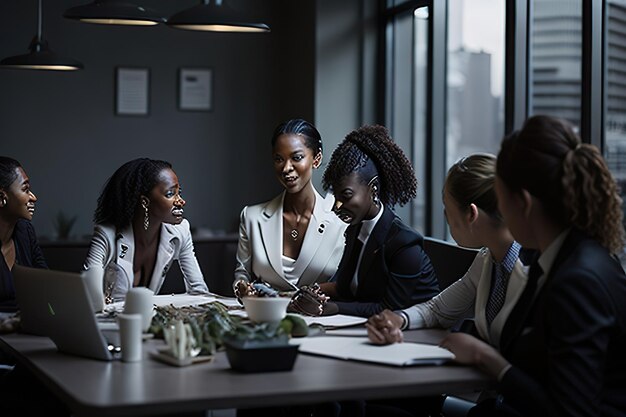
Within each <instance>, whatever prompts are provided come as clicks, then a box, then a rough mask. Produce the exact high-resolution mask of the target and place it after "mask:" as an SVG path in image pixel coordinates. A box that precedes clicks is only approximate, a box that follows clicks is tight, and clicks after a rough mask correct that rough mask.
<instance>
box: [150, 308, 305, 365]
mask: <svg viewBox="0 0 626 417" xmlns="http://www.w3.org/2000/svg"><path fill="white" fill-rule="evenodd" d="M155 310H156V314H155V315H154V317H153V318H152V323H151V326H150V332H151V333H153V334H154V335H155V337H157V338H163V337H164V329H167V328H169V327H171V326H172V325H174V323H176V322H177V321H182V322H183V323H185V324H188V325H189V327H190V328H191V334H192V335H193V338H194V339H195V343H196V345H197V347H199V348H200V353H199V354H200V355H213V354H215V352H216V351H218V350H219V349H222V348H223V347H224V345H225V343H228V344H230V345H235V346H237V347H240V348H248V347H250V348H252V347H269V346H278V345H284V344H287V343H288V340H289V338H291V337H303V336H306V335H307V334H308V333H309V328H308V326H307V325H306V322H305V321H304V320H302V318H300V317H297V316H294V315H290V314H288V315H287V316H286V317H285V318H284V319H283V320H281V321H280V322H277V323H253V322H251V321H249V320H247V319H243V318H241V317H238V316H234V315H231V314H229V313H228V307H227V306H225V305H224V304H222V303H220V302H219V301H213V302H210V303H205V304H200V305H197V306H186V307H174V306H172V305H169V306H160V307H156V308H155Z"/></svg>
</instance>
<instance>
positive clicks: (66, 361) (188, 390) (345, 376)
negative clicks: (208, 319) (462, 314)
mask: <svg viewBox="0 0 626 417" xmlns="http://www.w3.org/2000/svg"><path fill="white" fill-rule="evenodd" d="M445 334H446V332H445V331H444V330H438V329H428V330H416V331H409V332H406V334H405V339H406V340H408V341H415V342H422V343H437V342H439V341H440V340H441V339H442V338H443V337H444V336H445ZM160 346H163V341H161V340H147V341H146V342H144V346H143V348H144V360H143V361H141V362H135V363H126V362H121V361H111V362H106V361H98V360H94V359H87V358H81V357H77V356H70V355H66V354H62V353H59V352H58V351H57V350H56V347H55V345H54V344H53V342H52V341H51V340H50V339H48V338H47V337H40V336H32V335H25V334H19V333H13V334H6V335H1V336H0V349H2V350H4V351H6V352H7V353H9V354H12V355H14V356H15V357H16V359H17V360H18V363H20V364H21V365H22V366H23V367H24V368H26V369H27V370H29V371H30V372H31V373H32V374H33V375H34V376H35V377H36V378H39V379H40V380H41V381H42V382H43V383H44V384H45V385H46V386H47V387H48V388H49V389H50V390H51V391H52V393H53V394H54V395H56V396H58V398H59V399H60V400H61V401H63V402H64V403H66V404H67V405H68V406H69V408H70V409H71V410H72V412H73V414H74V415H76V416H94V417H97V416H131V415H132V416H148V415H155V416H156V415H168V414H170V415H175V414H180V413H188V412H200V411H202V410H210V409H213V410H215V409H228V408H248V407H266V406H282V405H297V404H312V403H319V402H325V401H338V400H355V399H382V398H397V397H403V396H429V395H436V394H445V393H471V392H476V391H480V390H482V389H486V388H489V387H491V386H492V382H491V381H490V380H489V378H487V377H486V376H485V375H484V374H482V373H481V372H479V371H478V370H476V369H474V368H471V367H467V366H461V365H455V364H450V363H448V364H445V365H439V366H412V367H393V366H384V365H379V364H368V363H363V362H355V361H345V360H338V359H332V358H327V357H321V356H312V355H306V354H302V353H301V354H299V355H298V357H297V359H296V363H295V365H294V368H293V370H291V371H288V372H262V373H240V372H236V371H233V370H232V369H231V368H230V365H229V363H228V360H227V357H226V355H225V353H224V352H218V353H217V354H216V355H215V357H214V359H213V361H211V362H207V363H199V364H194V365H190V366H186V367H174V366H171V365H167V364H164V363H161V362H158V361H155V360H153V359H151V358H150V355H149V352H150V351H154V350H156V349H157V348H158V347H160Z"/></svg>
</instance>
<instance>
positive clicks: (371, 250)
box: [322, 126, 439, 317]
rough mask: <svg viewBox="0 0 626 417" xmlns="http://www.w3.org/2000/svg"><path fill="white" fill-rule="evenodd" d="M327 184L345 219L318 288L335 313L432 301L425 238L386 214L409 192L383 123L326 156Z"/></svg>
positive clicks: (413, 187) (411, 183)
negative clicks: (336, 260) (337, 253)
mask: <svg viewBox="0 0 626 417" xmlns="http://www.w3.org/2000/svg"><path fill="white" fill-rule="evenodd" d="M323 184H324V188H325V189H332V191H333V194H334V195H335V205H334V208H333V210H334V212H335V214H336V215H337V216H338V217H339V218H340V219H341V220H343V221H344V222H345V223H348V224H349V227H348V229H347V230H346V247H345V250H344V254H343V257H342V259H341V262H340V264H339V269H338V270H337V273H336V274H335V276H334V277H333V279H332V281H333V282H330V283H326V284H323V285H322V289H323V291H324V292H325V293H326V294H328V295H330V296H331V299H332V300H333V302H334V303H335V304H336V305H337V307H338V311H339V313H342V314H351V315H358V316H362V317H369V316H371V315H373V314H377V313H380V312H381V311H383V310H384V309H386V308H388V309H391V310H398V309H403V308H407V307H409V306H412V305H414V304H417V303H421V302H424V301H427V300H430V299H431V298H432V297H433V296H435V295H437V294H438V293H439V285H438V283H437V278H436V276H435V272H434V269H433V267H432V265H431V263H430V259H429V258H428V256H427V255H426V253H425V252H424V249H423V248H422V243H423V237H422V236H421V235H420V234H419V233H417V232H416V231H415V230H413V229H412V228H410V227H409V226H407V225H405V224H404V223H403V222H402V220H400V218H398V217H397V216H396V215H395V214H394V212H393V211H392V207H393V206H394V205H395V204H400V205H404V204H406V203H408V202H409V201H410V200H411V199H413V198H414V197H415V194H416V191H417V180H416V179H415V174H414V172H413V167H412V166H411V163H410V162H409V160H408V159H407V157H406V156H405V155H404V153H403V152H402V150H401V149H400V147H398V145H396V144H395V143H394V142H393V140H392V139H391V138H390V137H389V133H388V132H387V129H386V128H384V127H382V126H363V127H361V128H359V129H356V130H354V131H352V132H350V133H349V134H348V135H347V136H346V138H345V139H344V141H343V142H342V143H340V144H339V146H338V147H337V149H335V151H334V152H333V155H332V156H331V159H330V163H329V164H328V167H327V168H326V171H325V172H324V178H323Z"/></svg>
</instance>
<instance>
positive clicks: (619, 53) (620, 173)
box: [604, 0, 626, 263]
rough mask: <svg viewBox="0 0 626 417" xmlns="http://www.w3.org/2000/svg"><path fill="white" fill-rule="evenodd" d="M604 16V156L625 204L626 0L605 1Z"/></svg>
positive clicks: (624, 206)
mask: <svg viewBox="0 0 626 417" xmlns="http://www.w3.org/2000/svg"><path fill="white" fill-rule="evenodd" d="M606 14H607V18H606V19H605V22H606V27H605V37H606V46H607V48H606V53H605V62H604V77H605V86H606V89H605V91H606V97H605V100H604V101H605V109H606V111H605V117H604V122H605V130H604V140H605V142H604V153H605V157H606V161H607V164H608V165H609V169H610V170H611V172H612V173H613V175H614V176H615V179H616V180H617V182H618V184H619V185H620V187H621V192H622V200H625V201H626V0H609V2H608V3H607V8H606ZM622 207H623V208H624V218H625V219H626V204H624V205H623V206H622ZM625 261H626V257H624V258H623V261H622V262H623V263H626V262H625Z"/></svg>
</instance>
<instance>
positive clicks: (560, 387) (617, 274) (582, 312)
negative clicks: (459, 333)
mask: <svg viewBox="0 0 626 417" xmlns="http://www.w3.org/2000/svg"><path fill="white" fill-rule="evenodd" d="M536 282H537V277H536V276H533V274H532V273H531V274H530V276H529V281H528V284H527V286H526V290H525V293H524V294H523V295H522V298H521V299H520V301H519V302H518V304H517V305H516V307H515V310H513V312H512V313H511V316H509V320H508V321H507V325H506V326H505V328H504V331H503V335H502V336H503V339H504V340H505V341H506V342H505V344H504V345H503V346H502V352H503V354H504V356H505V357H506V358H507V359H508V360H509V361H510V362H511V364H512V365H513V367H512V368H511V369H509V371H508V372H506V374H505V375H504V378H503V380H502V381H501V383H500V385H499V392H500V393H501V394H502V395H503V398H504V405H508V406H511V407H512V408H514V409H516V410H518V411H519V412H520V413H521V414H522V415H526V416H600V415H602V416H624V415H626V276H625V275H624V271H623V269H622V267H621V265H620V264H619V263H618V262H617V261H616V260H615V259H614V258H613V257H611V256H610V254H609V252H608V251H607V250H606V249H604V248H603V247H602V246H600V245H599V244H598V243H597V242H596V241H595V240H593V239H590V238H589V237H587V236H586V235H585V234H583V233H582V232H580V231H578V230H572V231H571V232H570V233H569V234H568V236H567V237H566V239H565V241H564V242H563V245H562V247H561V249H560V251H559V253H558V255H557V256H556V258H555V261H554V264H553V265H552V267H551V269H550V272H549V275H548V277H547V279H546V281H545V283H544V285H543V287H542V289H541V290H540V292H539V294H537V296H536V298H535V299H534V300H533V299H532V294H533V293H534V292H535V291H534V289H535V285H536Z"/></svg>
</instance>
